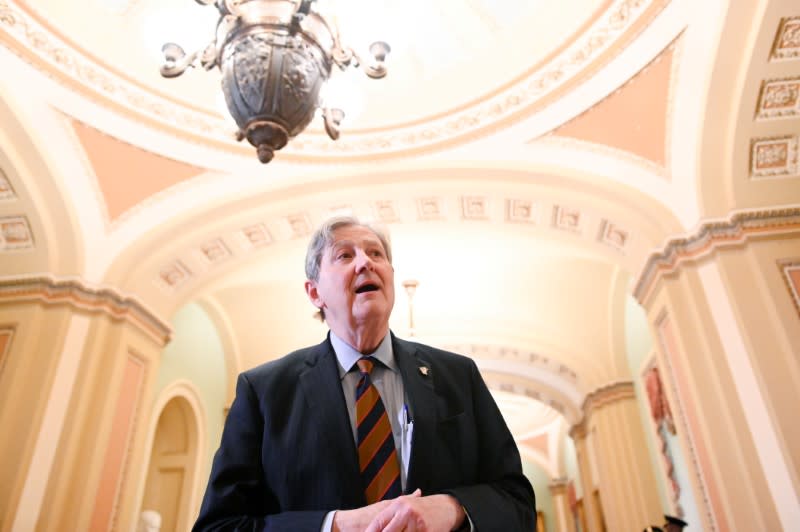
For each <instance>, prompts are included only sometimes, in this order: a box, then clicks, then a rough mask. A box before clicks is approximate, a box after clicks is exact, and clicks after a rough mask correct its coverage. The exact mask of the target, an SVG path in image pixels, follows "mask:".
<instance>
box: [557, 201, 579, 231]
mask: <svg viewBox="0 0 800 532" xmlns="http://www.w3.org/2000/svg"><path fill="white" fill-rule="evenodd" d="M553 227H555V228H556V229H563V230H565V231H571V232H573V233H580V232H581V211H580V210H578V209H574V208H572V207H565V206H563V205H556V206H554V207H553Z"/></svg>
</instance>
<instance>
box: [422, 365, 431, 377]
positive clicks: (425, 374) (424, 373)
mask: <svg viewBox="0 0 800 532" xmlns="http://www.w3.org/2000/svg"><path fill="white" fill-rule="evenodd" d="M429 371H430V368H429V367H428V366H420V367H419V372H420V373H422V376H423V377H427V376H428V372H429Z"/></svg>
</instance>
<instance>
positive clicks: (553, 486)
mask: <svg viewBox="0 0 800 532" xmlns="http://www.w3.org/2000/svg"><path fill="white" fill-rule="evenodd" d="M547 487H548V488H550V493H551V494H552V495H553V496H559V495H566V494H567V490H568V489H569V479H567V478H566V477H559V478H554V479H553V480H551V481H550V483H549V484H548V485H547Z"/></svg>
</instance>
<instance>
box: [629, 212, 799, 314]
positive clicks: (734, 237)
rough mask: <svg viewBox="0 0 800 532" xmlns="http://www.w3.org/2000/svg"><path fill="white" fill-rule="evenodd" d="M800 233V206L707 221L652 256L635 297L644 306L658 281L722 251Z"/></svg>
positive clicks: (648, 260)
mask: <svg viewBox="0 0 800 532" xmlns="http://www.w3.org/2000/svg"><path fill="white" fill-rule="evenodd" d="M795 232H800V207H787V208H781V209H767V210H754V211H742V212H735V213H733V214H731V215H730V216H729V218H728V219H727V220H716V221H709V222H705V223H703V224H701V225H700V227H699V228H698V229H697V230H696V231H695V232H694V234H692V235H689V236H687V237H683V238H673V239H671V240H670V241H669V242H667V244H666V245H665V246H664V249H663V251H659V252H656V253H653V254H652V255H650V257H649V258H648V259H647V262H646V263H645V266H644V268H643V269H642V273H641V274H640V275H639V279H638V280H637V282H636V286H635V288H634V290H633V296H634V297H635V298H636V300H637V301H639V303H641V304H643V305H644V302H645V301H646V300H647V299H648V297H649V295H650V293H651V292H652V290H653V287H655V285H656V284H657V282H658V280H659V279H661V278H662V277H664V276H665V275H669V274H671V273H674V272H676V271H677V270H679V269H680V268H681V267H682V266H683V265H685V264H691V263H693V262H695V261H697V260H700V259H702V258H703V257H706V256H708V255H710V254H712V253H714V252H716V251H717V250H719V249H724V248H728V247H731V246H736V245H740V244H742V243H744V242H746V241H747V240H749V239H750V238H753V237H768V236H776V235H783V234H787V233H795Z"/></svg>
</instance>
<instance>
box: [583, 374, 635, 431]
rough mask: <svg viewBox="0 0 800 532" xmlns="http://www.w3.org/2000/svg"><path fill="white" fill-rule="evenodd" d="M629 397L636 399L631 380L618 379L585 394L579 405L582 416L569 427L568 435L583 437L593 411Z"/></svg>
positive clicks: (587, 429)
mask: <svg viewBox="0 0 800 532" xmlns="http://www.w3.org/2000/svg"><path fill="white" fill-rule="evenodd" d="M629 399H636V388H635V387H634V385H633V382H632V381H620V382H615V383H612V384H607V385H605V386H601V387H600V388H597V389H596V390H594V391H593V392H591V393H589V394H587V395H586V399H584V400H583V405H582V406H581V411H582V412H583V417H582V418H581V420H580V422H578V423H576V424H575V425H573V426H572V428H570V430H569V435H570V437H571V438H572V439H573V440H577V439H582V438H585V437H586V435H587V434H588V433H589V426H588V424H589V419H590V418H591V416H592V414H593V413H594V412H595V411H597V410H598V409H600V408H603V407H605V406H608V405H611V404H614V403H617V402H619V401H626V400H629Z"/></svg>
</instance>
